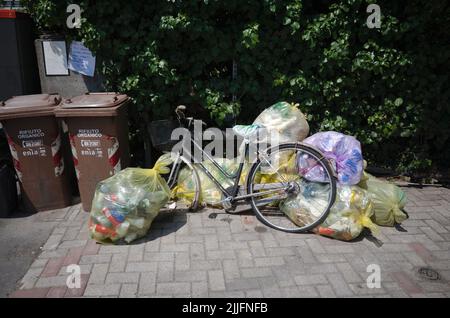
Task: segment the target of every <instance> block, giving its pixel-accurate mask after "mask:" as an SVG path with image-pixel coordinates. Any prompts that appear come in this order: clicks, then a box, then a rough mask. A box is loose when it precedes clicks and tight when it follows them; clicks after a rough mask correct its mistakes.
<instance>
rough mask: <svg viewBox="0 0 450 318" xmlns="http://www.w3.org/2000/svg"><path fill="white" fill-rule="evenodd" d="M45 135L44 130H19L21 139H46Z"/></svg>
mask: <svg viewBox="0 0 450 318" xmlns="http://www.w3.org/2000/svg"><path fill="white" fill-rule="evenodd" d="M44 136H45V134H44V132H43V131H42V129H39V128H36V129H24V130H19V135H18V136H17V137H18V138H19V139H31V138H39V137H44Z"/></svg>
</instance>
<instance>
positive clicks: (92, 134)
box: [77, 129, 102, 138]
mask: <svg viewBox="0 0 450 318" xmlns="http://www.w3.org/2000/svg"><path fill="white" fill-rule="evenodd" d="M77 137H79V138H101V137H102V133H101V132H100V129H79V130H78V133H77Z"/></svg>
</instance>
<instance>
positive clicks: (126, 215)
mask: <svg viewBox="0 0 450 318" xmlns="http://www.w3.org/2000/svg"><path fill="white" fill-rule="evenodd" d="M171 162H172V161H171V159H170V154H167V155H163V156H161V157H160V158H159V159H158V161H157V162H156V164H155V166H154V167H153V168H152V169H141V168H127V169H124V170H122V171H120V172H118V173H117V174H115V175H114V176H112V177H110V178H108V179H106V180H103V181H101V182H99V184H98V185H97V188H96V190H95V195H94V199H93V201H92V209H91V212H90V219H89V231H90V235H91V238H93V239H95V240H97V241H99V242H117V241H119V240H121V239H123V240H124V241H125V242H127V243H130V242H131V241H133V240H135V239H137V238H139V237H142V236H145V235H146V234H147V231H148V229H149V228H150V226H151V224H152V222H153V219H154V218H155V217H156V216H157V215H158V213H159V211H160V209H161V208H162V207H163V206H164V205H165V204H166V203H167V201H168V200H169V198H170V189H169V187H168V185H167V183H166V181H165V180H164V179H163V178H162V177H161V176H160V174H164V173H168V172H170V170H169V168H168V167H167V166H168V165H169V164H171Z"/></svg>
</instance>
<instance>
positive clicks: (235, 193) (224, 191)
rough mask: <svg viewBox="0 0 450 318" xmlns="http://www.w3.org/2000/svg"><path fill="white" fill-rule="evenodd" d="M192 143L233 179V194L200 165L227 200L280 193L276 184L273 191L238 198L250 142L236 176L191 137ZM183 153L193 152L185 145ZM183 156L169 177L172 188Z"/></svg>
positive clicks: (224, 173) (179, 155) (178, 159)
mask: <svg viewBox="0 0 450 318" xmlns="http://www.w3.org/2000/svg"><path fill="white" fill-rule="evenodd" d="M190 142H191V144H192V145H194V147H195V148H197V149H199V150H200V151H201V153H202V155H203V156H205V157H206V158H207V159H208V160H209V161H211V162H212V163H213V165H214V167H215V168H216V169H218V170H219V171H220V172H221V173H222V174H223V175H225V176H226V177H227V178H229V179H232V180H233V186H232V188H231V192H230V191H229V190H228V189H226V188H224V187H223V186H222V184H220V182H219V181H218V180H217V179H216V178H215V177H214V176H213V175H212V174H211V172H209V171H208V169H207V168H206V167H205V166H204V165H203V163H202V162H200V163H198V166H199V167H200V169H201V170H202V171H203V172H204V173H205V174H206V176H207V177H208V178H209V179H210V180H211V181H212V182H213V183H214V184H215V185H216V186H217V187H218V188H219V189H220V191H221V192H222V194H224V196H225V198H231V199H232V200H243V199H247V198H249V197H256V196H264V195H267V194H269V193H273V192H278V191H280V188H279V185H280V183H275V185H277V186H278V187H277V188H276V189H272V190H267V191H264V192H258V193H253V194H247V195H241V196H238V193H239V181H240V179H241V176H242V170H243V167H244V158H245V157H246V156H247V155H248V152H249V148H250V147H249V142H248V140H246V139H244V145H245V148H244V152H243V154H242V155H241V158H239V161H240V162H239V166H238V169H237V171H236V172H235V173H234V174H230V173H228V171H226V170H224V169H223V168H222V167H221V166H220V164H219V163H218V162H217V161H216V160H215V159H214V158H213V157H211V156H210V155H209V154H208V153H206V152H205V151H204V150H203V148H202V147H201V146H200V145H199V144H198V143H197V142H196V141H195V140H194V139H193V138H192V137H190ZM182 151H183V152H186V153H188V154H189V155H191V152H190V151H189V150H188V149H186V147H185V146H184V145H183V148H182ZM181 156H182V153H181V151H180V152H179V153H178V154H177V158H176V159H175V161H174V165H173V167H172V170H171V172H170V175H169V182H168V183H169V186H170V187H172V186H174V185H175V183H176V181H177V180H176V177H177V175H178V172H179V169H180V166H181V160H180V157H181ZM265 186H266V187H267V186H269V184H266V185H265Z"/></svg>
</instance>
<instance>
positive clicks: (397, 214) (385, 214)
mask: <svg viewBox="0 0 450 318" xmlns="http://www.w3.org/2000/svg"><path fill="white" fill-rule="evenodd" d="M365 174H366V177H367V179H366V180H363V181H361V182H360V184H359V186H360V187H361V188H363V189H365V190H366V191H367V193H368V194H369V196H370V198H371V200H372V202H373V210H374V214H373V216H372V220H373V221H374V222H375V223H376V224H378V225H382V226H394V225H395V224H400V223H402V222H403V221H404V220H406V219H407V218H408V216H407V215H406V214H405V212H404V211H403V209H404V208H405V205H406V199H407V198H406V194H405V192H403V191H402V190H401V189H400V188H399V187H398V186H396V185H395V184H393V183H391V182H388V181H384V180H380V179H377V178H375V177H374V176H372V175H370V174H368V173H365Z"/></svg>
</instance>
